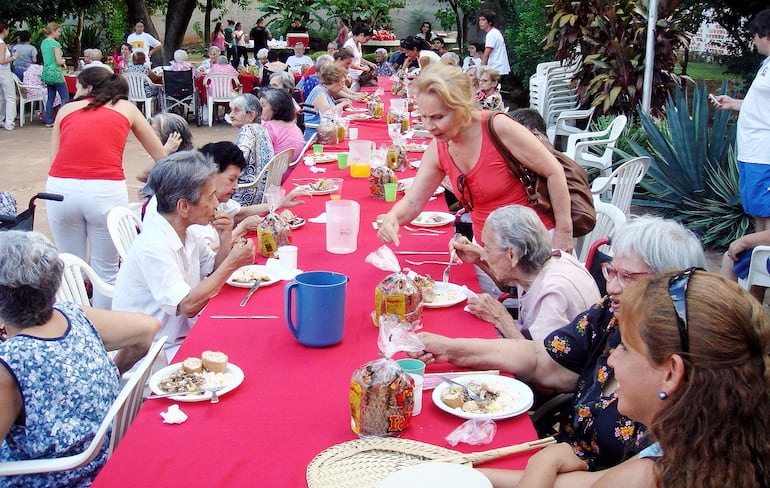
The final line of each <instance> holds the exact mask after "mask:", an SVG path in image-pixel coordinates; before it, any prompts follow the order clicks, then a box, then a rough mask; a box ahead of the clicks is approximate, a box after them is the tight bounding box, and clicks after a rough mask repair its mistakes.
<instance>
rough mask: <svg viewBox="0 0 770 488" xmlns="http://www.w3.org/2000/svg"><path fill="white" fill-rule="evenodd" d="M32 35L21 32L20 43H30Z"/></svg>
mask: <svg viewBox="0 0 770 488" xmlns="http://www.w3.org/2000/svg"><path fill="white" fill-rule="evenodd" d="M30 39H32V34H31V33H30V32H29V31H28V30H23V31H19V42H29V40H30Z"/></svg>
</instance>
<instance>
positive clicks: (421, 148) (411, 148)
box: [406, 142, 428, 152]
mask: <svg viewBox="0 0 770 488" xmlns="http://www.w3.org/2000/svg"><path fill="white" fill-rule="evenodd" d="M426 149H428V145H427V144H417V143H414V142H410V143H408V144H407V145H406V151H407V152H425V150H426Z"/></svg>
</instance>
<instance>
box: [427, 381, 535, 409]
mask: <svg viewBox="0 0 770 488" xmlns="http://www.w3.org/2000/svg"><path fill="white" fill-rule="evenodd" d="M454 380H455V381H456V382H458V383H461V384H464V385H465V384H468V383H469V382H471V381H476V382H479V383H486V384H487V385H489V386H491V387H492V388H493V389H494V388H495V387H497V388H499V389H500V390H501V391H505V392H506V393H510V394H511V395H512V396H513V398H514V401H513V402H512V404H511V405H510V406H509V408H507V409H506V410H502V411H500V412H494V413H472V412H464V411H462V410H461V409H459V408H451V407H449V405H447V404H446V403H444V402H443V401H442V400H441V393H443V391H444V390H445V389H446V388H449V386H451V385H450V384H449V383H446V382H445V383H441V384H440V385H438V386H437V387H436V389H435V390H433V396H432V398H433V403H435V404H436V406H437V407H438V408H440V409H441V410H443V411H445V412H447V413H451V414H452V415H455V416H457V417H460V418H463V419H493V420H500V419H507V418H510V417H515V416H517V415H521V414H522V413H525V412H526V411H528V410H529V409H530V407H532V404H533V403H534V401H535V395H534V394H533V393H532V390H531V389H530V388H529V387H528V386H527V385H526V384H524V383H522V382H521V381H519V380H516V379H513V378H509V377H508V376H495V375H491V374H469V375H467V376H462V377H457V378H454Z"/></svg>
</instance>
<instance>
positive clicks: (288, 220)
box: [278, 209, 305, 228]
mask: <svg viewBox="0 0 770 488" xmlns="http://www.w3.org/2000/svg"><path fill="white" fill-rule="evenodd" d="M278 216H279V217H280V218H281V220H282V221H283V222H284V223H285V224H286V225H288V226H289V227H291V228H294V227H295V226H297V225H301V224H302V223H303V222H305V219H303V218H301V217H297V216H296V215H294V212H292V211H291V210H289V209H286V210H284V211H283V212H281V213H280V214H279V215H278Z"/></svg>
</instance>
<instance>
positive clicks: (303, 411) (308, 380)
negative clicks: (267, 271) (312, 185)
mask: <svg viewBox="0 0 770 488" xmlns="http://www.w3.org/2000/svg"><path fill="white" fill-rule="evenodd" d="M356 124H358V126H359V128H360V130H361V138H364V137H371V138H372V139H375V137H379V136H378V134H377V132H378V131H379V132H382V131H384V130H385V129H384V123H380V127H379V129H378V128H377V126H376V124H374V123H371V122H361V123H358V122H357V123H356ZM386 138H387V137H386ZM342 146H346V144H345V143H343V144H342ZM328 149H329V148H327V150H328ZM321 167H325V168H327V172H326V173H325V174H324V175H323V176H327V177H337V176H342V177H344V178H345V185H344V188H343V198H344V199H353V200H357V201H358V202H359V203H360V204H361V229H360V233H359V237H358V250H357V251H356V252H355V253H353V254H347V255H336V254H330V253H328V252H327V251H326V250H325V227H324V225H323V224H314V223H311V222H308V223H307V224H306V225H305V226H304V227H301V228H299V229H297V230H295V231H294V233H293V242H294V243H295V244H296V245H297V246H298V247H299V257H298V267H299V268H300V269H303V270H305V271H310V270H329V271H337V272H340V273H344V274H345V275H347V276H348V277H349V278H350V281H349V283H348V286H347V304H346V310H345V336H344V339H343V341H342V342H341V343H340V344H338V345H337V346H334V347H330V348H326V349H314V348H308V347H304V346H302V345H301V344H299V343H298V342H297V341H296V340H295V339H294V337H293V336H292V334H291V333H290V332H289V330H288V327H287V325H286V323H285V320H284V310H283V307H284V295H283V293H284V286H285V283H283V282H279V283H278V284H275V285H271V286H268V287H266V288H263V289H260V290H258V291H257V293H256V294H255V295H254V296H253V297H252V299H251V301H249V303H248V306H246V307H244V308H241V307H239V306H238V302H239V301H240V300H241V298H242V297H243V296H244V294H245V293H246V290H244V289H240V288H231V287H229V286H227V285H225V286H224V287H223V288H222V290H221V292H220V294H219V295H218V296H217V297H215V298H214V299H212V300H211V301H210V302H209V304H208V305H207V306H206V308H205V309H204V310H203V312H202V313H201V317H200V319H199V320H198V322H197V323H196V325H195V327H194V328H193V330H192V332H191V333H190V335H189V336H188V338H187V339H186V340H185V342H184V344H183V345H182V347H181V349H180V351H179V353H178V354H177V361H178V360H180V359H181V358H185V357H187V356H192V355H195V356H197V355H200V353H201V352H202V351H203V350H205V349H213V350H221V351H225V352H226V353H227V354H228V355H229V357H230V360H231V361H232V362H233V363H234V364H236V365H238V366H240V367H241V368H242V369H243V371H244V372H245V376H246V378H245V380H244V382H243V384H242V385H241V386H240V387H238V388H237V389H236V390H234V391H232V392H230V393H228V394H226V395H223V396H222V397H221V401H220V403H219V404H216V405H212V404H211V403H208V402H203V403H180V405H181V408H182V409H183V410H184V411H185V412H186V413H187V414H188V415H189V416H190V418H189V420H188V421H187V422H185V423H184V424H181V425H166V424H162V423H161V418H160V416H159V413H160V412H161V411H164V410H165V409H167V408H168V406H169V405H170V404H172V403H173V402H171V401H169V400H166V399H162V400H152V401H148V402H146V403H145V405H144V406H143V407H142V410H141V411H140V412H139V415H138V416H137V418H136V420H135V421H134V423H133V425H132V426H131V428H130V429H129V431H128V433H127V435H126V437H125V438H124V439H123V441H122V442H121V444H120V445H119V446H118V448H117V450H116V451H115V453H114V454H113V456H112V458H111V459H110V460H109V461H108V462H107V465H106V466H105V467H104V469H103V470H102V472H101V474H100V475H99V477H98V478H97V479H96V482H95V483H94V485H93V486H95V487H115V486H164V487H174V486H179V487H185V488H186V487H188V486H264V487H302V486H306V480H305V470H306V467H307V465H308V463H309V462H310V461H311V460H312V459H313V457H314V456H316V455H317V454H318V453H320V452H321V451H323V450H324V449H326V448H328V447H330V446H333V445H335V444H338V443H341V442H345V441H349V440H352V439H355V438H356V435H355V434H354V433H353V432H352V431H351V429H350V412H349V403H348V391H349V387H350V378H351V375H352V373H353V371H354V370H355V369H356V368H357V367H359V366H360V365H362V364H363V363H365V362H367V361H370V360H372V359H376V358H377V357H378V353H379V351H378V348H377V334H378V330H379V329H377V328H376V327H374V326H373V324H372V319H371V316H370V314H371V312H372V309H373V302H374V288H375V286H376V285H377V283H379V281H380V280H382V279H383V278H384V277H385V276H386V275H387V274H388V273H387V272H385V271H381V270H379V269H376V268H374V267H373V266H372V265H370V264H367V263H365V262H364V259H365V257H366V256H367V255H368V254H369V253H370V252H372V251H374V250H375V249H377V248H379V247H380V246H381V245H382V242H381V241H379V240H378V239H377V236H376V231H375V230H374V229H373V227H372V222H373V221H374V219H375V217H376V216H377V215H378V214H381V213H385V212H386V211H387V210H388V209H389V208H390V206H391V205H392V204H390V203H386V202H384V201H382V200H375V199H373V198H372V197H371V196H370V194H369V189H368V180H367V179H354V178H350V176H349V174H348V170H339V169H337V165H336V162H335V163H333V164H326V165H321ZM401 175H405V176H413V175H414V171H413V170H409V171H406V172H404V173H401ZM314 176H317V175H314V174H313V173H311V172H310V171H309V168H308V167H306V166H304V165H300V166H299V167H298V168H297V169H296V171H295V173H294V174H293V175H292V178H308V177H314ZM292 183H293V180H292V179H289V181H287V185H289V186H290V185H292ZM327 201H328V197H313V198H307V203H306V204H305V205H303V206H299V207H296V208H295V209H294V211H295V213H296V214H297V215H299V216H301V217H303V218H305V219H308V218H310V217H315V216H317V215H319V214H320V213H321V212H323V211H324V207H325V203H326V202H327ZM427 208H428V209H431V210H446V206H445V204H444V201H443V199H441V198H439V199H437V200H434V201H433V202H430V203H429V204H428V207H427ZM441 230H445V231H446V234H444V235H441V236H439V237H424V236H412V235H408V234H410V233H409V232H404V233H403V234H404V235H403V238H402V241H401V246H400V248H399V249H400V250H413V251H416V250H421V251H434V250H435V251H446V250H447V241H448V239H449V238H450V237H451V236H452V228H451V226H445V227H442V228H441ZM399 258H400V260H401V264H402V265H403V266H409V265H408V264H407V263H406V262H405V261H404V258H413V259H416V260H420V258H429V259H438V260H442V259H443V260H446V259H447V258H448V255H446V254H444V255H436V256H399ZM264 261H265V259H264V258H262V257H259V258H258V259H257V262H258V263H264ZM413 267H414V268H415V269H417V270H419V271H420V272H422V273H429V274H431V275H433V276H438V275H440V273H441V271H442V269H443V266H441V265H424V266H413ZM452 281H453V282H456V283H464V284H468V285H469V287H470V288H472V289H476V290H478V286H477V282H476V278H475V274H474V271H473V268H472V267H471V266H467V265H464V266H458V267H457V268H454V269H453V271H452ZM462 307H463V306H462V305H455V306H453V307H450V308H444V309H425V310H424V320H423V322H424V330H427V331H434V332H440V333H444V334H447V335H450V336H455V337H464V336H467V337H495V335H496V334H495V331H494V328H493V327H492V326H491V325H490V324H488V323H486V322H482V321H480V320H478V319H476V318H475V317H473V316H472V315H470V314H469V313H467V312H464V311H463V310H462ZM318 313H319V314H323V310H319V311H318ZM218 314H229V315H238V314H248V315H252V314H270V315H277V316H279V317H280V318H278V319H268V320H227V319H212V318H211V316H212V315H218ZM448 370H451V367H450V366H449V365H446V364H444V365H430V366H429V367H428V372H434V371H448ZM462 422H463V420H462V419H459V418H457V417H454V416H452V415H449V414H447V413H445V412H443V411H441V410H439V409H438V408H437V407H436V406H435V405H433V403H432V401H431V391H426V392H424V393H423V410H422V413H421V414H420V415H418V416H416V417H414V418H413V419H412V424H411V426H410V427H409V429H408V430H407V431H406V432H405V433H404V434H403V437H404V438H407V439H415V440H420V441H424V442H429V443H432V444H435V445H439V446H443V447H447V448H451V447H450V446H449V445H448V444H447V442H446V441H445V439H444V438H445V437H446V435H447V434H449V433H450V432H451V431H452V430H454V429H455V428H456V427H458V426H459V425H460V424H461V423H462ZM536 437H537V436H536V433H535V431H534V429H533V427H532V424H531V422H530V420H529V417H528V416H526V415H522V416H519V417H516V418H512V419H507V420H501V421H498V431H497V435H496V437H495V439H494V441H493V442H492V443H491V444H489V445H487V446H468V445H466V444H460V445H458V446H457V447H455V448H454V449H457V450H459V451H463V452H474V451H479V450H484V449H492V448H496V447H502V446H506V445H511V444H516V443H520V442H525V441H529V440H533V439H535V438H536ZM528 457H529V456H528V455H527V454H522V455H517V456H511V457H508V458H504V459H500V460H496V461H493V462H490V463H488V464H487V466H489V467H503V468H511V469H514V468H519V469H520V468H523V467H524V466H525V464H526V461H527V459H528Z"/></svg>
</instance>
